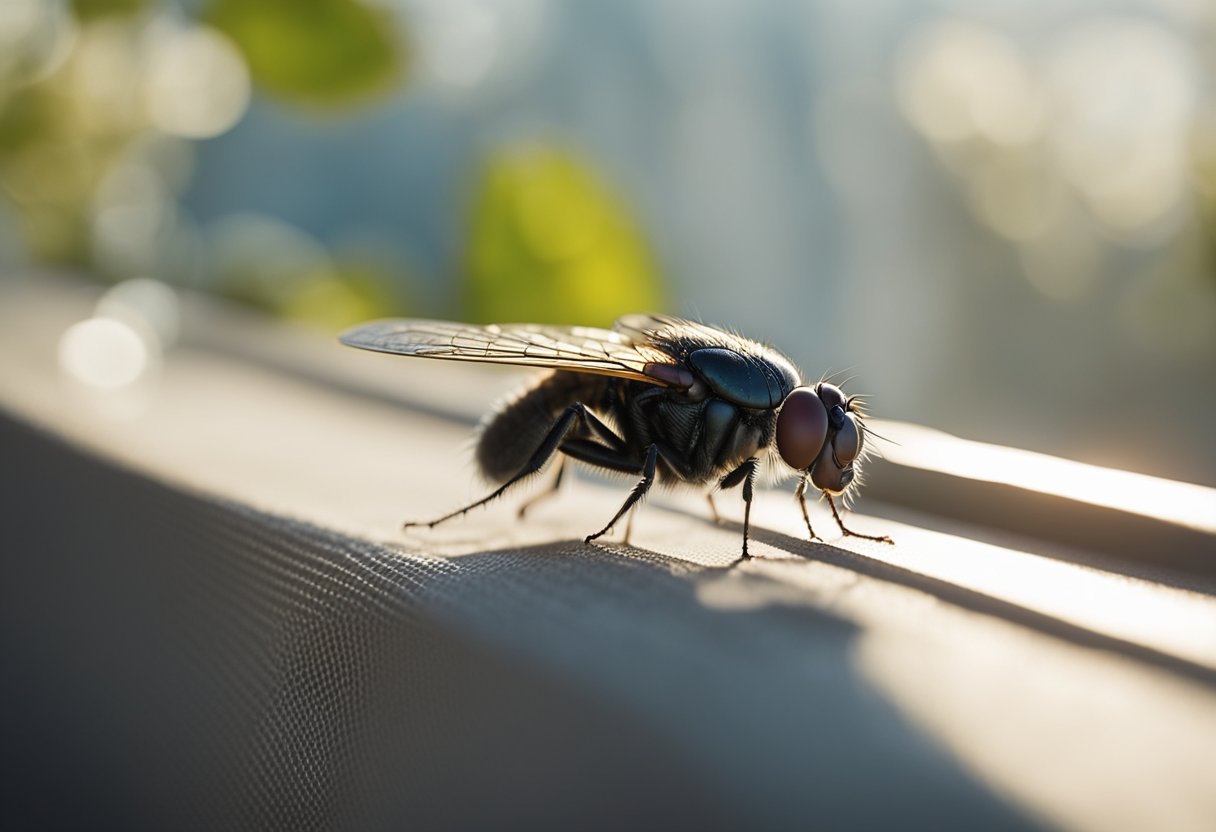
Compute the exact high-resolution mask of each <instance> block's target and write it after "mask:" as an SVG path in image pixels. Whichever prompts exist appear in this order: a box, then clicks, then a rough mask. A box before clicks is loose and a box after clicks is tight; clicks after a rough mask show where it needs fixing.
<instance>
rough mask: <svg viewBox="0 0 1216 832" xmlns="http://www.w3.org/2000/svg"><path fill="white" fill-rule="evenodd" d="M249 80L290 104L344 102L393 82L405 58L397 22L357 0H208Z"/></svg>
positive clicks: (210, 18) (209, 15)
mask: <svg viewBox="0 0 1216 832" xmlns="http://www.w3.org/2000/svg"><path fill="white" fill-rule="evenodd" d="M204 20H206V21H207V22H208V23H210V24H211V25H213V26H215V27H216V28H217V29H219V30H220V31H222V32H224V33H225V34H227V35H228V36H229V37H230V38H232V40H233V41H234V42H235V43H236V45H237V47H238V48H239V49H240V50H241V52H242V54H243V55H244V56H245V60H246V61H247V62H248V64H249V71H250V74H251V75H252V76H253V79H254V82H255V83H256V84H258V85H259V86H260V87H262V88H263V89H264V90H266V91H267V92H269V93H271V94H273V95H275V96H277V97H279V98H282V99H283V100H286V101H291V102H293V103H295V104H304V105H312V106H334V105H346V104H349V103H352V101H357V100H361V99H364V98H366V97H368V96H371V95H374V94H376V93H381V92H385V91H387V90H389V89H392V88H394V87H396V86H397V85H399V84H400V83H401V82H402V81H403V79H404V76H405V69H406V65H407V63H408V61H407V55H406V49H405V45H404V40H403V39H402V38H401V37H399V35H398V32H399V31H400V29H399V27H398V25H397V22H396V21H394V20H393V19H392V18H391V17H389V15H388V13H387V12H385V11H384V10H382V9H375V8H372V7H370V6H367V5H364V4H363V3H360V2H358V1H357V0H307V2H301V1H300V0H214V2H213V3H212V4H211V5H210V7H209V8H208V9H207V11H206V13H205V14H204Z"/></svg>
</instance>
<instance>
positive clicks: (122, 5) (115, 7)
mask: <svg viewBox="0 0 1216 832" xmlns="http://www.w3.org/2000/svg"><path fill="white" fill-rule="evenodd" d="M149 4H150V0H72V13H73V14H74V15H76V18H77V19H78V20H94V19H96V18H99V17H105V16H107V15H130V14H134V13H136V12H139V11H143V10H144V9H145V8H147V7H148V5H149Z"/></svg>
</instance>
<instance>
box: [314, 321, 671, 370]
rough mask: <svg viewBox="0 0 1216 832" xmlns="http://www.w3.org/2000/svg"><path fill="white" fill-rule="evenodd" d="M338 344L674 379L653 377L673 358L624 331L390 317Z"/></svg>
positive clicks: (352, 332) (455, 358)
mask: <svg viewBox="0 0 1216 832" xmlns="http://www.w3.org/2000/svg"><path fill="white" fill-rule="evenodd" d="M338 340H340V341H341V342H342V343H343V344H346V345H347V346H350V347H358V348H359V349H364V350H372V351H374V352H385V353H391V354H393V355H416V356H421V357H423V358H444V359H448V360H452V361H480V362H483V363H487V364H517V365H521V366H524V367H544V368H548V369H552V370H574V371H577V372H582V373H599V374H601V375H609V376H617V377H619V378H628V379H633V380H635V381H644V382H646V383H648V384H656V385H659V386H670V385H671V380H672V375H671V374H670V373H663V372H659V373H658V374H657V375H656V374H655V373H654V367H655V365H664V364H672V363H673V359H672V356H670V355H668V354H667V353H665V352H663V351H661V350H659V349H657V348H656V347H654V346H653V345H652V344H650V343H649V342H648V341H646V340H640V341H635V340H633V339H632V338H631V337H630V336H629V335H628V334H626V333H622V332H618V331H614V330H610V329H598V328H595V327H582V326H571V327H563V326H545V325H543V324H490V325H487V326H478V325H475V324H461V323H454V322H451V321H430V320H423V319H418V318H391V319H385V320H380V321H372V322H370V323H366V324H361V325H360V326H357V327H355V328H353V329H350V330H347V331H346V332H344V333H343V334H342V335H341V336H340V337H339V339H338ZM648 365H649V366H650V372H649V373H648V372H647V368H648Z"/></svg>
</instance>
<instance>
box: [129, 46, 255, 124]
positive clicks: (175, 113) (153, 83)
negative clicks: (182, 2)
mask: <svg viewBox="0 0 1216 832" xmlns="http://www.w3.org/2000/svg"><path fill="white" fill-rule="evenodd" d="M154 38H155V39H154V41H153V45H152V48H151V52H150V54H149V56H148V71H147V73H146V75H145V78H146V84H145V87H144V103H145V105H146V107H147V110H148V118H149V119H150V120H151V122H152V123H153V124H154V125H155V126H157V127H159V128H160V129H161V130H164V131H165V132H166V133H171V134H173V135H176V136H184V137H187V138H192V139H205V138H209V137H211V136H218V135H219V134H221V133H223V132H225V131H227V130H228V129H229V128H231V127H232V125H234V124H236V122H237V121H238V120H240V118H241V116H242V115H244V113H245V110H246V109H247V108H248V106H249V94H250V92H249V72H248V70H247V69H246V68H245V61H244V59H242V57H241V54H240V52H238V51H237V49H236V47H235V46H233V44H232V42H231V41H229V40H228V38H226V37H224V35H222V34H221V33H219V32H217V31H216V30H214V29H212V28H210V27H208V26H194V27H191V28H189V29H184V30H176V31H174V30H161V31H158V32H157V33H156V35H155V36H154Z"/></svg>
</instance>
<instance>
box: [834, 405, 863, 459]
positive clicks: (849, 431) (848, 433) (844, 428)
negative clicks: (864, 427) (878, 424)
mask: <svg viewBox="0 0 1216 832" xmlns="http://www.w3.org/2000/svg"><path fill="white" fill-rule="evenodd" d="M832 452H833V453H832V457H833V459H834V460H835V461H836V466H837V467H838V468H847V467H849V464H850V463H851V462H852V461H853V460H855V459H857V455H858V454H859V453H861V430H860V429H859V428H858V427H857V422H856V421H854V419H853V417H852V416H849V415H847V414H846V415H845V417H844V423H843V424H842V425H841V426H840V430H838V431H837V432H836V436H835V437H834V438H833V439H832Z"/></svg>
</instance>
